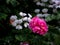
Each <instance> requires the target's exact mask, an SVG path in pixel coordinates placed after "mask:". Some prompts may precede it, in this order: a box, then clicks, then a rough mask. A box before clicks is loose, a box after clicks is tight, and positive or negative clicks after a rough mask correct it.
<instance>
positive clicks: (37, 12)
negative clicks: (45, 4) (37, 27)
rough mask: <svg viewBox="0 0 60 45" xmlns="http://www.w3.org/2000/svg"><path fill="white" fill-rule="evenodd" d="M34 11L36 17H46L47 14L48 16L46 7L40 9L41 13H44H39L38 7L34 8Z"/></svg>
mask: <svg viewBox="0 0 60 45" xmlns="http://www.w3.org/2000/svg"><path fill="white" fill-rule="evenodd" d="M34 12H35V13H36V15H37V16H38V17H47V16H49V14H47V12H48V9H47V8H44V9H42V13H44V14H41V13H40V9H35V10H34Z"/></svg>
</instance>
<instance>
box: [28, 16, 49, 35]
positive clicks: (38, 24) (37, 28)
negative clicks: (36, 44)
mask: <svg viewBox="0 0 60 45" xmlns="http://www.w3.org/2000/svg"><path fill="white" fill-rule="evenodd" d="M29 28H30V29H31V30H32V32H34V33H37V34H39V35H44V34H46V33H47V31H48V26H47V24H46V22H45V20H43V19H40V18H39V17H37V16H35V17H33V18H32V19H31V21H30V22H29Z"/></svg>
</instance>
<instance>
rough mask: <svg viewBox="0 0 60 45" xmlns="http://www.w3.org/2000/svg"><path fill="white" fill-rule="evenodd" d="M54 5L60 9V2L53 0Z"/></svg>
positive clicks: (59, 0)
mask: <svg viewBox="0 0 60 45" xmlns="http://www.w3.org/2000/svg"><path fill="white" fill-rule="evenodd" d="M51 1H52V2H53V3H54V4H53V5H54V6H55V8H60V0H51Z"/></svg>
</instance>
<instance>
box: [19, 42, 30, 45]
mask: <svg viewBox="0 0 60 45" xmlns="http://www.w3.org/2000/svg"><path fill="white" fill-rule="evenodd" d="M20 45H29V43H28V42H21V43H20Z"/></svg>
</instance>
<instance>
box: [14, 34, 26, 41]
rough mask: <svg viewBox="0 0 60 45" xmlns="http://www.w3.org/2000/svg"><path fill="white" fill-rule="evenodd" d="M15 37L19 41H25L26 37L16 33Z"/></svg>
mask: <svg viewBox="0 0 60 45" xmlns="http://www.w3.org/2000/svg"><path fill="white" fill-rule="evenodd" d="M15 38H16V39H17V40H19V41H25V39H26V37H24V36H22V35H16V36H15Z"/></svg>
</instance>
